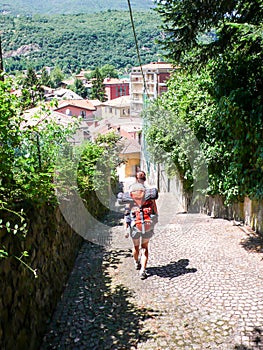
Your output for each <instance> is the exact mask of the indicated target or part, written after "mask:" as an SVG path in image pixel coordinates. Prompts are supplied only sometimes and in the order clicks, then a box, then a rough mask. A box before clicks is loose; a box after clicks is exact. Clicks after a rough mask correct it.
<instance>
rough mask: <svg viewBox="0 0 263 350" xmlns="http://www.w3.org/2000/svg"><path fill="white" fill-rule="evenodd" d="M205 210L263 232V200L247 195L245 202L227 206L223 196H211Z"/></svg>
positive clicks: (210, 213) (212, 214)
mask: <svg viewBox="0 0 263 350" xmlns="http://www.w3.org/2000/svg"><path fill="white" fill-rule="evenodd" d="M204 211H205V212H206V213H207V214H208V215H211V216H213V217H220V218H225V219H229V220H236V221H241V222H243V223H244V225H247V226H250V227H251V228H252V229H253V230H254V231H256V232H258V233H260V234H263V201H255V200H251V199H249V198H248V197H245V198H244V201H243V202H236V203H234V204H232V205H229V206H225V205H224V203H223V200H222V198H221V197H219V196H210V197H208V198H207V201H206V203H205V206H204Z"/></svg>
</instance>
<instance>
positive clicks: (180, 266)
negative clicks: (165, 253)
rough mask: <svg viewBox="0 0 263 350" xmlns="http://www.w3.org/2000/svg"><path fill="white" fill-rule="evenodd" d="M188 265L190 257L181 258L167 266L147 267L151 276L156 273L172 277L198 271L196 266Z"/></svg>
mask: <svg viewBox="0 0 263 350" xmlns="http://www.w3.org/2000/svg"><path fill="white" fill-rule="evenodd" d="M188 265H189V260H188V259H180V260H178V261H175V262H170V263H169V264H167V265H165V266H157V267H149V268H147V273H148V274H149V277H151V276H154V275H156V276H159V277H163V278H169V279H172V278H175V277H178V276H181V275H185V274H187V273H194V272H196V271H197V269H196V268H187V266H188Z"/></svg>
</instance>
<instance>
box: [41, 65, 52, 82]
mask: <svg viewBox="0 0 263 350" xmlns="http://www.w3.org/2000/svg"><path fill="white" fill-rule="evenodd" d="M40 81H41V84H42V85H44V86H49V85H50V83H51V82H50V76H49V74H48V71H47V70H46V69H45V68H43V69H42V71H41V78H40Z"/></svg>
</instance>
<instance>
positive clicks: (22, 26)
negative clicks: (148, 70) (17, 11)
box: [0, 11, 162, 74]
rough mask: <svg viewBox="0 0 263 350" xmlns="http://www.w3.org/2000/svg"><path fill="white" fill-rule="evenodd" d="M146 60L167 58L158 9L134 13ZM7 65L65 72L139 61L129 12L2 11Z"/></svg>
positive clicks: (0, 18)
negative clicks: (26, 13) (27, 13)
mask: <svg viewBox="0 0 263 350" xmlns="http://www.w3.org/2000/svg"><path fill="white" fill-rule="evenodd" d="M133 17H134V22H135V29H136V34H137V38H138V45H139V49H140V53H141V59H142V62H143V63H148V62H149V61H153V60H158V59H160V58H162V50H161V49H160V46H158V45H157V44H156V40H158V39H160V38H161V30H160V23H161V20H160V17H159V15H158V14H157V13H155V12H154V11H143V12H134V14H133ZM0 26H1V28H4V30H3V31H2V49H3V57H4V67H5V70H6V71H7V72H13V71H15V70H23V69H26V68H27V67H28V66H29V65H31V66H32V67H33V68H34V69H35V70H41V69H42V67H44V66H51V67H54V66H59V67H60V68H61V69H62V70H63V71H64V72H65V73H70V74H71V73H72V72H76V71H78V70H80V69H82V68H84V69H85V68H90V69H95V68H96V67H97V66H103V65H105V64H111V65H113V66H114V67H116V68H118V69H120V68H122V69H124V68H127V67H129V66H134V65H137V64H138V63H139V62H138V59H137V54H136V48H135V42H134V36H133V31H132V26H131V21H130V15H129V12H127V11H126V12H122V11H121V12H120V11H106V12H101V13H97V14H96V15H92V16H89V15H87V14H79V15H54V16H39V15H35V16H32V17H31V16H19V17H14V16H10V15H2V16H0Z"/></svg>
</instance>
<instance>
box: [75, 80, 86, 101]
mask: <svg viewBox="0 0 263 350" xmlns="http://www.w3.org/2000/svg"><path fill="white" fill-rule="evenodd" d="M72 90H73V91H74V92H76V94H78V95H80V96H81V97H83V98H86V97H87V95H88V90H87V88H86V87H85V86H84V84H83V82H82V80H80V79H75V80H74V84H73V86H72Z"/></svg>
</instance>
